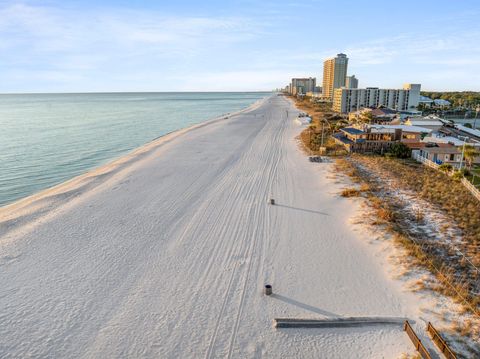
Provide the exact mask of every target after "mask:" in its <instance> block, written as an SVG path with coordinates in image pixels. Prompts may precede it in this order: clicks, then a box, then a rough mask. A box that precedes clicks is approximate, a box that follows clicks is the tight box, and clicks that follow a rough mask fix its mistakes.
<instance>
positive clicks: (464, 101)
mask: <svg viewBox="0 0 480 359" xmlns="http://www.w3.org/2000/svg"><path fill="white" fill-rule="evenodd" d="M421 94H422V95H423V96H426V97H429V98H431V99H432V100H437V99H442V100H447V101H449V102H450V103H451V104H452V106H453V107H467V108H469V107H471V108H474V107H476V106H480V92H475V91H455V92H431V91H422V92H421Z"/></svg>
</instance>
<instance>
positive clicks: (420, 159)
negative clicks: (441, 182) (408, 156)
mask: <svg viewBox="0 0 480 359" xmlns="http://www.w3.org/2000/svg"><path fill="white" fill-rule="evenodd" d="M412 157H413V159H415V160H417V161H418V162H422V163H423V164H424V165H426V166H428V167H432V168H435V169H438V167H439V165H437V164H436V163H435V162H433V161H430V160H429V159H428V158H425V157H422V156H420V154H419V153H412Z"/></svg>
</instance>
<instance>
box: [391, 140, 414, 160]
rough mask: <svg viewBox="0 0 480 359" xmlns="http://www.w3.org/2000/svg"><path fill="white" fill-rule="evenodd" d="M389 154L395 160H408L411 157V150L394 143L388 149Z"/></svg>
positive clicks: (402, 144) (399, 143)
mask: <svg viewBox="0 0 480 359" xmlns="http://www.w3.org/2000/svg"><path fill="white" fill-rule="evenodd" d="M390 153H391V154H392V155H393V156H394V157H397V158H408V157H410V156H411V155H412V150H410V148H409V147H408V146H407V145H406V144H404V143H402V142H396V143H394V144H393V145H392V147H390Z"/></svg>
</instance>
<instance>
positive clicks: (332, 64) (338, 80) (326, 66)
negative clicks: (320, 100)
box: [323, 54, 348, 99]
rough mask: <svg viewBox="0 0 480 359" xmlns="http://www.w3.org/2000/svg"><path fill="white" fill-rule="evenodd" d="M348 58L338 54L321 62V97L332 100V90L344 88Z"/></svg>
mask: <svg viewBox="0 0 480 359" xmlns="http://www.w3.org/2000/svg"><path fill="white" fill-rule="evenodd" d="M347 67H348V57H347V55H345V54H338V55H337V56H336V57H332V58H330V59H327V60H325V61H324V62H323V96H324V97H326V98H330V99H333V94H334V90H335V89H337V88H340V87H344V86H345V81H346V78H347Z"/></svg>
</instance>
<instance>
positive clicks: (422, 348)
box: [403, 320, 432, 359]
mask: <svg viewBox="0 0 480 359" xmlns="http://www.w3.org/2000/svg"><path fill="white" fill-rule="evenodd" d="M403 330H405V332H407V335H408V337H409V338H410V340H411V341H412V343H413V345H414V346H415V349H417V351H418V352H419V353H420V355H421V356H422V358H423V359H432V357H431V355H430V353H429V352H428V350H427V348H425V346H424V345H423V344H422V341H421V340H420V339H419V338H418V337H417V334H415V332H414V331H413V328H412V326H411V325H410V323H409V322H408V320H406V321H405V323H404V325H403Z"/></svg>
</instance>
